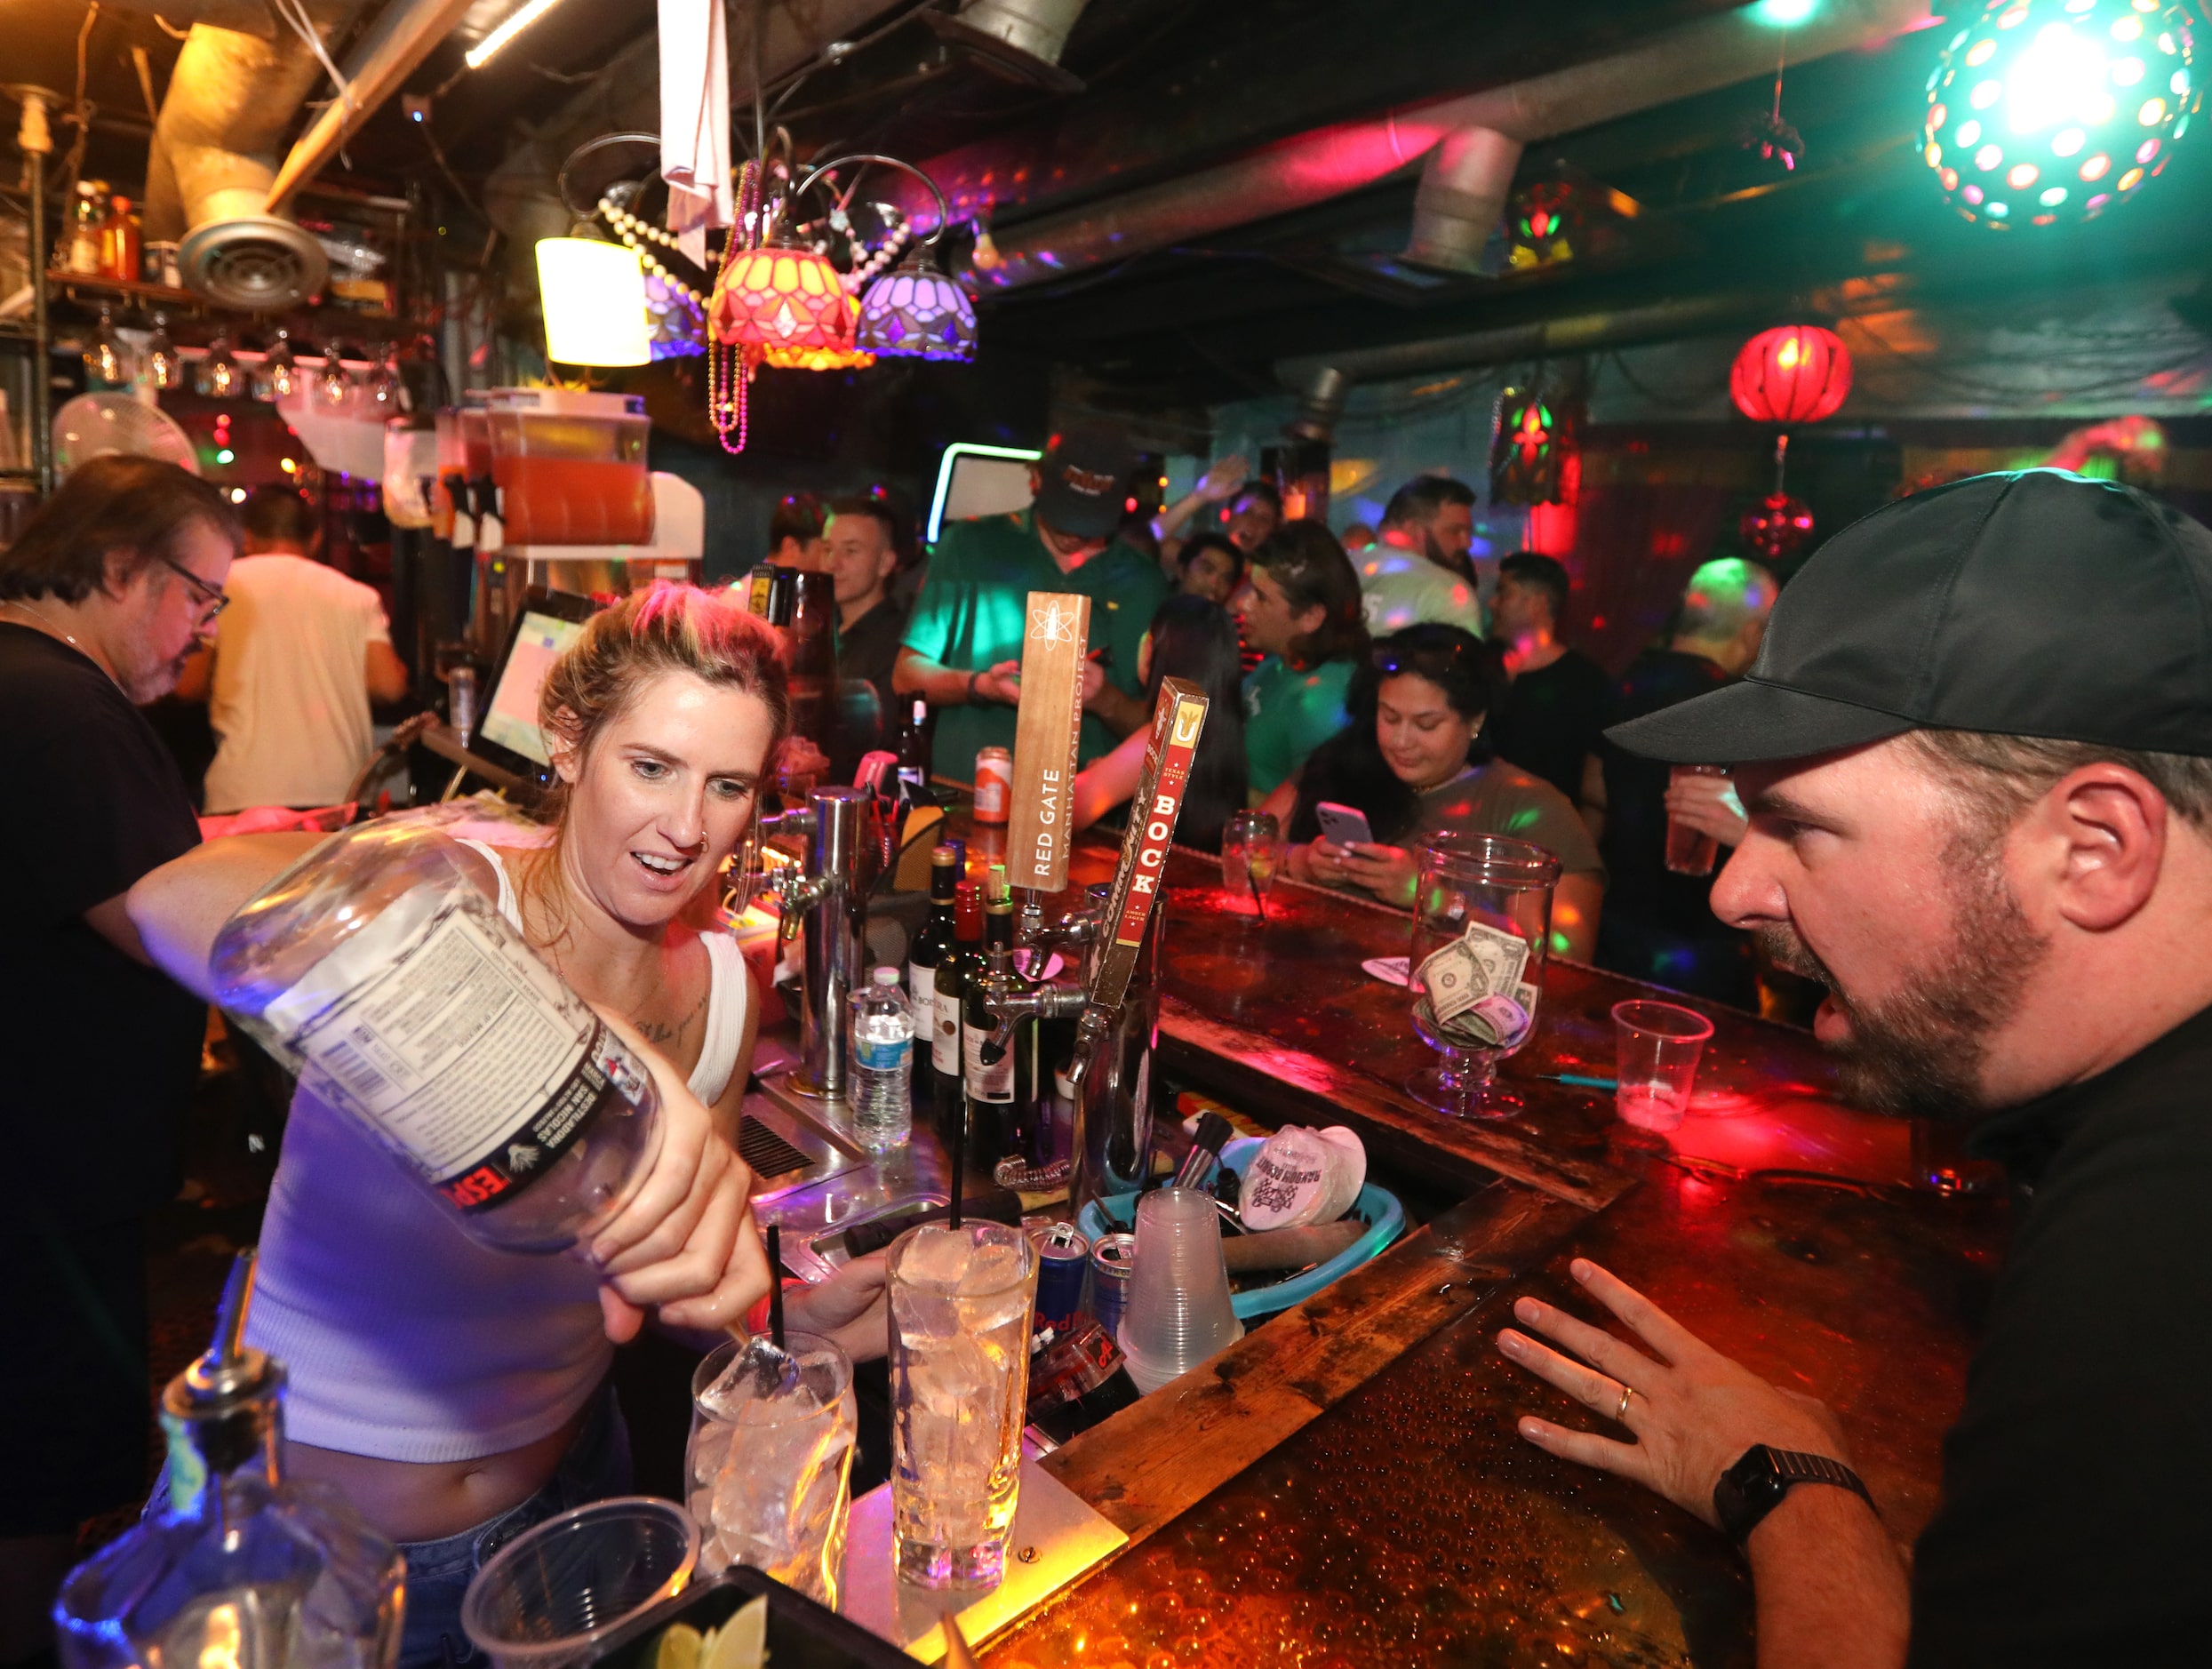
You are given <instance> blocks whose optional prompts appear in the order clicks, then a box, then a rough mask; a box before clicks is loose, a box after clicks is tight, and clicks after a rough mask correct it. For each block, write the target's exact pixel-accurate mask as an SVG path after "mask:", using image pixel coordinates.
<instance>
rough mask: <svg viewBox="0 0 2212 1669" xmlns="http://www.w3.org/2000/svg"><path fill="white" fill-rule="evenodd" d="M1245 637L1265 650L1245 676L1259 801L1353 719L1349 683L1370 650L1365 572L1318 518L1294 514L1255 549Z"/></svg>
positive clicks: (1249, 766)
mask: <svg viewBox="0 0 2212 1669" xmlns="http://www.w3.org/2000/svg"><path fill="white" fill-rule="evenodd" d="M1244 637H1245V641H1246V642H1247V643H1250V644H1251V646H1252V647H1253V648H1254V649H1257V650H1258V651H1261V652H1262V653H1263V654H1264V655H1265V656H1266V659H1264V660H1262V661H1261V662H1260V663H1259V665H1258V666H1257V667H1253V668H1252V670H1251V671H1250V673H1249V674H1248V675H1246V676H1245V679H1244V758H1245V765H1246V777H1247V783H1248V787H1249V791H1250V795H1251V799H1252V803H1253V804H1255V805H1257V804H1258V803H1259V802H1260V801H1262V800H1264V799H1266V797H1267V795H1269V794H1271V793H1272V792H1274V788H1275V787H1276V786H1277V785H1278V784H1280V783H1281V782H1282V780H1283V779H1285V778H1287V777H1289V776H1290V775H1291V774H1292V773H1293V772H1294V771H1297V770H1298V767H1299V766H1300V765H1303V764H1304V763H1306V755H1308V754H1310V753H1312V752H1313V751H1314V749H1315V748H1316V747H1320V746H1321V745H1322V743H1323V742H1325V741H1327V740H1328V739H1330V737H1332V736H1334V735H1335V734H1336V733H1337V732H1338V731H1340V730H1342V729H1343V728H1344V727H1345V725H1346V723H1349V722H1350V716H1349V715H1347V714H1346V711H1345V705H1344V697H1345V691H1346V689H1347V688H1348V687H1349V686H1350V684H1351V683H1352V674H1353V670H1354V667H1356V666H1357V664H1358V662H1359V660H1360V658H1361V657H1362V656H1363V655H1364V654H1366V653H1367V628H1366V627H1365V626H1364V625H1362V615H1361V610H1360V578H1359V576H1358V575H1357V574H1356V573H1354V571H1353V570H1352V562H1351V559H1350V558H1349V557H1347V556H1346V555H1345V554H1344V547H1342V546H1341V545H1339V544H1338V543H1337V540H1336V538H1335V536H1334V535H1333V534H1331V533H1330V531H1329V530H1328V529H1327V528H1325V527H1323V526H1322V524H1321V523H1318V522H1287V523H1284V524H1283V525H1282V527H1281V528H1279V529H1277V530H1276V531H1275V532H1274V534H1273V535H1272V536H1271V537H1270V538H1269V539H1268V540H1267V542H1266V544H1264V545H1262V546H1261V547H1259V548H1258V550H1257V551H1255V552H1254V553H1253V554H1252V585H1251V601H1250V603H1248V604H1247V605H1246V606H1245V611H1244Z"/></svg>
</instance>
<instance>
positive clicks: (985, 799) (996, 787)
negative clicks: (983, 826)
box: [976, 747, 1014, 823]
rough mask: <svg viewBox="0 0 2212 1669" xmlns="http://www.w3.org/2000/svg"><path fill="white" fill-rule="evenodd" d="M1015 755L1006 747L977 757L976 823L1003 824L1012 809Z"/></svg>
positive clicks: (979, 754)
mask: <svg viewBox="0 0 2212 1669" xmlns="http://www.w3.org/2000/svg"><path fill="white" fill-rule="evenodd" d="M1013 803H1014V755H1012V754H1011V753H1010V752H1009V751H1008V750H1007V749H1005V748H1003V747H986V748H984V749H983V750H982V751H981V752H979V753H978V754H977V755H976V821H977V822H978V823H1003V822H1005V821H1006V819H1007V817H1008V815H1009V814H1010V811H1012V809H1013Z"/></svg>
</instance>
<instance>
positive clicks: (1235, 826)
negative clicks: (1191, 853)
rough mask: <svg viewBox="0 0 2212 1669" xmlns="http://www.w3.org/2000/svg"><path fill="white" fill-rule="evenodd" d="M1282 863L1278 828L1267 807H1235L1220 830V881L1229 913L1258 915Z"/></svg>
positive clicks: (1279, 828)
mask: <svg viewBox="0 0 2212 1669" xmlns="http://www.w3.org/2000/svg"><path fill="white" fill-rule="evenodd" d="M1281 869H1282V826H1281V825H1280V824H1278V823H1277V822H1276V821H1275V819H1274V814H1273V813H1271V812H1267V811H1239V812H1236V813H1235V814H1234V815H1233V816H1232V817H1231V818H1230V819H1229V820H1228V822H1227V824H1226V825H1225V826H1224V827H1223V828H1222V831H1221V885H1222V889H1223V890H1224V891H1225V892H1226V894H1227V897H1228V901H1229V913H1230V914H1233V915H1259V914H1264V913H1265V912H1266V908H1267V906H1266V897H1267V894H1268V891H1269V890H1270V889H1272V888H1273V887H1274V884H1275V875H1276V874H1277V872H1278V871H1280V870H1281Z"/></svg>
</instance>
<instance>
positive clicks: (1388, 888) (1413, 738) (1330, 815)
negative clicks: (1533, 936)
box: [1269, 624, 1605, 961]
mask: <svg viewBox="0 0 2212 1669" xmlns="http://www.w3.org/2000/svg"><path fill="white" fill-rule="evenodd" d="M1504 683H1505V678H1504V674H1503V672H1502V671H1501V670H1500V669H1499V668H1498V667H1497V663H1496V662H1495V661H1494V660H1493V659H1491V658H1490V656H1489V653H1488V652H1487V651H1485V650H1484V649H1483V646H1482V644H1481V643H1480V642H1478V641H1477V640H1476V639H1475V638H1474V637H1473V636H1472V635H1469V634H1468V633H1466V632H1465V631H1462V630H1461V629H1460V628H1459V627H1456V626H1441V625H1435V624H1427V625H1421V626H1409V627H1406V628H1405V629H1404V630H1403V631H1401V632H1396V633H1393V634H1392V635H1390V636H1388V637H1385V638H1383V639H1381V640H1380V641H1378V643H1376V644H1375V646H1374V649H1373V651H1371V653H1370V656H1369V659H1367V661H1366V662H1365V663H1364V664H1363V665H1362V667H1361V669H1360V671H1359V672H1358V674H1357V675H1355V676H1354V680H1353V683H1352V687H1351V689H1350V690H1349V691H1347V694H1346V705H1347V706H1348V707H1350V709H1351V712H1352V723H1351V725H1350V726H1349V727H1348V728H1347V729H1346V730H1345V731H1342V732H1340V733H1339V734H1338V735H1337V736H1336V737H1334V738H1332V739H1330V740H1329V741H1327V742H1324V743H1322V746H1321V747H1317V748H1316V749H1314V753H1313V755H1312V756H1311V757H1310V758H1309V759H1307V761H1306V764H1305V767H1304V769H1303V770H1302V771H1300V772H1299V773H1298V777H1297V778H1295V779H1293V780H1292V781H1290V782H1289V783H1286V784H1284V785H1283V787H1282V789H1281V790H1279V791H1278V792H1277V794H1276V795H1275V796H1274V800H1273V802H1272V803H1271V805H1270V807H1269V809H1270V810H1274V811H1276V812H1277V813H1278V815H1281V814H1282V813H1284V812H1287V813H1288V815H1289V819H1290V820H1289V826H1288V833H1289V837H1290V840H1291V841H1292V842H1295V843H1294V844H1293V845H1292V846H1291V848H1290V873H1291V874H1292V875H1293V876H1295V877H1296V878H1297V879H1298V880H1300V881H1308V882H1314V883H1315V884H1317V885H1321V886H1330V887H1342V888H1346V889H1347V890H1360V891H1363V892H1366V893H1369V894H1370V895H1372V896H1373V897H1374V898H1378V899H1380V900H1381V901H1382V902H1383V903H1385V904H1388V905H1393V906H1396V907H1398V908H1400V909H1404V908H1407V907H1408V906H1410V905H1411V904H1412V902H1413V887H1414V881H1415V877H1416V874H1417V869H1418V867H1419V862H1420V858H1419V852H1420V848H1421V845H1422V843H1423V842H1425V841H1429V840H1433V839H1434V838H1435V837H1436V836H1437V835H1445V834H1467V835H1505V836H1507V837H1508V838H1510V839H1513V840H1522V841H1529V842H1533V843H1534V844H1536V845H1538V846H1541V847H1544V848H1545V849H1546V850H1549V851H1551V852H1553V854H1555V855H1556V856H1557V857H1558V858H1559V861H1560V870H1561V874H1560V879H1559V884H1558V886H1557V887H1556V888H1555V889H1554V890H1553V898H1552V926H1553V938H1554V942H1553V949H1554V950H1555V951H1557V952H1558V953H1560V954H1563V955H1568V956H1573V957H1577V958H1579V959H1581V960H1584V961H1587V960H1588V959H1589V956H1590V954H1591V952H1592V951H1593V949H1594V948H1595V947H1596V945H1597V933H1598V909H1599V906H1600V905H1601V902H1602V901H1603V899H1604V896H1605V866H1604V864H1603V862H1602V861H1601V859H1600V858H1599V857H1598V850H1597V846H1596V844H1595V842H1593V841H1592V840H1591V838H1590V832H1589V830H1588V829H1587V828H1585V827H1584V826H1583V822H1582V819H1581V818H1580V817H1578V816H1577V815H1576V812H1575V809H1574V807H1573V806H1571V805H1570V804H1569V803H1568V802H1567V797H1566V796H1565V795H1562V794H1561V793H1560V792H1559V790H1558V789H1556V788H1553V787H1551V785H1550V784H1548V783H1545V782H1543V781H1540V780H1539V779H1537V778H1535V777H1532V776H1530V775H1529V773H1528V772H1526V771H1519V770H1516V769H1515V768H1514V767H1513V766H1512V765H1509V764H1507V763H1505V762H1504V761H1503V760H1494V759H1489V758H1488V757H1487V750H1484V749H1482V748H1481V747H1479V746H1478V739H1479V738H1480V737H1481V732H1482V723H1483V720H1484V719H1485V718H1486V717H1487V716H1488V715H1489V712H1490V709H1491V707H1493V706H1494V705H1495V704H1496V702H1497V699H1498V697H1499V696H1500V694H1501V693H1502V691H1503V688H1504ZM1324 812H1325V813H1326V819H1327V820H1326V821H1325V822H1324V820H1323V818H1324ZM1332 830H1333V831H1334V833H1333V835H1332V833H1331V831H1332Z"/></svg>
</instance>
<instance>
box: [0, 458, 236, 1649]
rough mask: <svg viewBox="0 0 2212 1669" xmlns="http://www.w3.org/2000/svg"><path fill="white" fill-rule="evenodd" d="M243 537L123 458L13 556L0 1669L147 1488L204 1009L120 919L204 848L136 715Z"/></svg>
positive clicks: (223, 514)
mask: <svg viewBox="0 0 2212 1669" xmlns="http://www.w3.org/2000/svg"><path fill="white" fill-rule="evenodd" d="M237 551H238V525H237V522H236V518H235V516H234V515H233V514H232V512H231V508H230V507H229V505H228V504H227V503H225V502H224V501H223V499H222V496H221V495H220V493H219V492H217V491H216V490H215V489H214V488H213V487H212V486H210V485H208V484H207V483H205V482H203V481H200V480H199V479H197V478H196V477H195V476H193V475H188V474H187V473H186V472H185V471H183V470H181V469H180V468H178V467H176V466H175V465H173V464H164V463H157V462H156V461H155V460H153V459H145V458H115V457H109V458H96V459H92V461H91V462H89V463H87V464H84V465H83V466H82V467H79V468H78V469H77V470H76V471H75V472H74V473H73V474H72V475H70V476H69V478H68V480H67V481H66V482H64V483H62V484H61V487H60V490H59V491H56V492H55V493H54V494H53V496H52V498H50V499H48V500H47V501H46V503H45V504H44V507H42V508H41V509H40V511H39V513H38V515H36V517H35V518H34V519H33V520H32V522H31V523H30V524H29V525H28V527H26V528H25V529H24V530H23V533H22V535H21V537H20V538H19V539H17V540H16V541H15V543H14V544H13V545H12V547H9V548H8V549H7V550H6V551H4V552H0V1017H4V1018H5V1021H6V1024H7V1026H8V1028H9V1035H10V1037H11V1039H12V1045H11V1047H10V1049H9V1050H8V1062H7V1070H6V1071H5V1072H4V1073H0V1151H4V1152H5V1153H6V1154H7V1155H8V1163H9V1167H10V1174H11V1176H12V1178H13V1179H14V1184H15V1186H13V1187H12V1188H11V1190H10V1191H9V1202H8V1210H7V1211H6V1212H5V1213H4V1214H0V1270H4V1271H6V1279H5V1281H4V1282H0V1336H4V1337H6V1338H8V1339H9V1340H10V1343H11V1348H12V1351H13V1352H15V1353H16V1354H14V1355H13V1357H12V1363H13V1365H12V1367H11V1369H10V1370H9V1372H8V1373H7V1374H6V1375H4V1376H0V1478H5V1479H6V1480H7V1487H6V1488H5V1489H0V1663H12V1662H16V1661H19V1660H20V1659H23V1658H26V1657H30V1656H31V1655H32V1654H33V1653H35V1652H37V1651H39V1650H41V1649H44V1648H45V1647H46V1646H47V1645H49V1644H50V1643H51V1641H52V1634H51V1632H50V1629H49V1625H48V1624H47V1621H46V1609H47V1606H48V1605H49V1604H50V1603H51V1601H52V1596H53V1593H54V1591H55V1588H56V1587H57V1586H58V1585H59V1584H60V1577H61V1575H62V1573H63V1571H64V1570H66V1569H68V1566H69V1564H70V1562H71V1561H72V1557H73V1552H74V1547H75V1531H76V1526H77V1525H78V1524H79V1523H80V1522H82V1521H84V1520H85V1519H87V1518H89V1517H91V1516H92V1515H93V1514H95V1513H100V1512H104V1511H106V1510H108V1508H111V1507H115V1506H118V1505H123V1504H124V1503H125V1502H129V1501H133V1500H138V1499H140V1498H142V1497H144V1495H145V1491H146V1481H147V1479H146V1452H147V1436H148V1406H147V1395H148V1370H147V1362H146V1330H147V1312H146V1263H145V1259H146V1252H145V1219H146V1217H147V1215H148V1213H149V1212H151V1211H152V1210H154V1209H155V1208H156V1207H157V1206H160V1205H162V1204H164V1203H166V1202H168V1201H170V1200H172V1199H173V1198H175V1196H176V1194H177V1190H178V1187H179V1186H180V1182H181V1180H182V1178H181V1170H180V1141H179V1137H180V1133H181V1126H182V1121H183V1114H184V1112H185V1109H186V1106H187V1104H188V1101H189V1099H190V1097H191V1094H192V1090H193V1085H194V1082H195V1081H196V1076H197V1074H198V1071H199V1063H200V1042H201V1038H202V1036H203V1034H204V1028H205V1026H206V1021H207V1010H206V1009H205V1008H204V1006H203V1005H202V1004H200V1003H199V1002H196V1001H195V1000H194V999H193V998H192V997H191V996H190V995H188V994H187V993H185V992H184V991H183V990H181V989H180V987H179V986H175V985H172V983H171V982H170V981H169V980H168V979H167V978H164V977H163V976H162V975H161V974H160V973H158V972H156V970H154V969H153V968H152V967H150V966H148V964H147V961H146V954H145V951H144V949H143V948H142V947H141V946H140V943H139V938H138V934H137V932H136V930H134V929H133V928H132V925H131V920H130V917H129V916H128V915H127V914H124V904H123V895H124V893H126V892H127V891H129V890H130V889H131V885H132V882H135V881H137V880H138V879H139V877H140V876H141V875H143V874H146V873H147V871H148V870H149V869H153V868H155V867H156V866H159V865H161V864H164V863H166V862H168V861H169V860H170V859H171V858H175V857H177V856H179V855H180V854H181V853H183V852H185V851H187V850H189V849H190V848H191V847H193V846H195V845H196V844H197V843H198V842H199V838H200V831H199V826H198V825H197V823H196V822H195V820H194V819H193V814H192V802H191V800H190V798H189V797H188V795H187V794H186V792H185V786H184V781H183V779H182V778H181V777H180V775H179V774H178V771H177V767H176V765H175V763H173V761H172V759H171V757H170V755H169V753H168V751H167V749H165V748H164V747H163V746H162V744H161V741H160V739H159V738H157V737H156V735H155V733H154V731H153V727H152V726H151V725H149V724H148V723H147V721H146V719H145V717H144V715H141V714H140V712H139V710H138V707H139V705H140V704H142V703H144V702H148V701H151V700H153V699H155V698H156V696H160V695H163V694H165V693H166V692H167V691H170V690H171V689H172V688H173V687H174V686H175V684H176V682H177V677H178V675H179V673H180V670H181V669H182V667H183V665H184V662H185V660H186V659H187V657H188V656H189V655H190V654H191V653H192V651H194V650H195V649H196V647H198V645H199V643H201V641H202V640H203V639H204V638H205V637H206V636H207V635H209V634H210V632H211V629H212V626H213V623H214V619H215V616H216V615H217V613H219V612H220V611H221V609H222V606H223V603H224V601H225V599H224V595H223V589H222V587H223V582H224V580H225V578H226V577H227V576H228V573H229V571H230V563H231V560H232V558H233V557H235V556H236V555H237Z"/></svg>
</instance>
